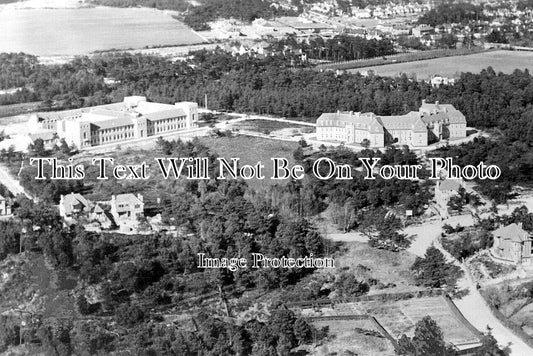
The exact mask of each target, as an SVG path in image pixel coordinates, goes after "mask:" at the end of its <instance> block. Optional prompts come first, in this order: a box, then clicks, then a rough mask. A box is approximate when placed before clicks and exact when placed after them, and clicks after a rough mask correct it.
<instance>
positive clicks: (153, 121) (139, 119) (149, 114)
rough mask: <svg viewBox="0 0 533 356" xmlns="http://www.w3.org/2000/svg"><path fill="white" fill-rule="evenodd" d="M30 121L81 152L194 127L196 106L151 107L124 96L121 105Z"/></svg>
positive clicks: (139, 99)
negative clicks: (86, 149) (88, 148)
mask: <svg viewBox="0 0 533 356" xmlns="http://www.w3.org/2000/svg"><path fill="white" fill-rule="evenodd" d="M32 120H33V122H30V124H31V125H32V126H36V127H38V128H39V129H41V130H47V131H51V132H54V133H56V134H57V136H58V137H59V138H64V139H65V141H66V142H67V144H68V145H75V146H76V147H77V148H79V149H83V148H86V147H91V146H98V145H104V144H110V143H119V142H122V141H126V140H132V139H137V138H143V137H148V136H156V135H159V134H163V133H167V132H174V131H180V130H187V129H191V128H195V127H198V104H197V103H192V102H180V103H176V104H174V105H169V104H160V103H151V102H148V101H146V98H145V97H144V96H128V97H125V98H124V101H123V102H121V103H114V104H108V105H99V106H93V107H87V108H81V109H75V110H67V111H60V112H53V113H41V114H39V116H34V117H33V119H32Z"/></svg>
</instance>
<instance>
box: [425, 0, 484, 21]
mask: <svg viewBox="0 0 533 356" xmlns="http://www.w3.org/2000/svg"><path fill="white" fill-rule="evenodd" d="M477 20H480V21H483V20H487V17H486V16H485V15H484V14H483V6H482V5H474V4H469V3H466V2H457V3H442V4H440V5H439V6H437V7H436V8H434V9H432V10H430V11H428V12H426V13H425V14H424V15H422V16H420V17H419V19H418V23H420V24H428V25H431V26H438V25H443V24H449V23H464V24H466V23H468V22H470V21H477Z"/></svg>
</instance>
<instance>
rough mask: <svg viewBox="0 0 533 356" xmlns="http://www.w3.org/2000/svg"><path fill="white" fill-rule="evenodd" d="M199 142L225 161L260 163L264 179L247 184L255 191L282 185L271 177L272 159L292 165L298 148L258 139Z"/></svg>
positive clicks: (244, 137) (209, 138)
mask: <svg viewBox="0 0 533 356" xmlns="http://www.w3.org/2000/svg"><path fill="white" fill-rule="evenodd" d="M200 142H202V143H203V144H205V145H206V146H208V147H209V148H210V149H211V150H212V151H213V152H216V153H217V154H218V155H219V157H224V158H226V159H229V158H232V157H235V158H240V161H239V162H240V163H241V164H252V165H253V164H257V162H259V161H261V162H262V163H263V164H264V165H265V168H264V169H263V173H264V175H265V179H263V180H258V179H250V180H248V181H247V183H248V184H249V185H250V186H252V187H253V188H255V189H258V188H261V187H266V186H268V185H270V184H275V183H278V184H279V183H283V182H286V181H275V180H272V179H270V177H272V173H273V170H272V161H271V160H270V158H272V157H280V158H287V160H289V164H290V165H292V164H294V159H293V156H292V154H293V152H294V150H295V149H296V148H297V147H298V143H296V142H282V141H275V140H270V139H265V138H259V137H249V136H234V137H220V138H212V137H201V138H200Z"/></svg>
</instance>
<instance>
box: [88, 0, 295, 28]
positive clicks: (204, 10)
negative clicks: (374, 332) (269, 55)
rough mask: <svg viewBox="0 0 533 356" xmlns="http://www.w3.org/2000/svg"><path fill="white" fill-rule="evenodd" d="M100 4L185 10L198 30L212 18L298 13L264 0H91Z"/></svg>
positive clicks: (187, 21)
mask: <svg viewBox="0 0 533 356" xmlns="http://www.w3.org/2000/svg"><path fill="white" fill-rule="evenodd" d="M91 2H92V3H94V4H96V5H104V6H116V7H136V6H143V7H153V8H157V9H160V10H175V11H179V12H183V14H182V15H181V16H179V17H178V18H179V19H180V20H182V21H183V22H184V23H185V24H187V25H188V26H189V27H191V28H192V29H193V30H196V31H205V30H209V29H210V28H209V24H208V22H210V21H215V20H217V19H231V18H233V19H238V20H241V21H245V22H251V21H253V20H255V19H257V18H265V19H270V18H272V17H274V16H289V15H297V13H296V12H294V11H291V10H285V9H283V8H279V9H278V8H277V7H275V6H272V3H271V2H270V1H263V0H199V1H196V2H194V4H192V2H191V1H187V0H177V1H176V0H91Z"/></svg>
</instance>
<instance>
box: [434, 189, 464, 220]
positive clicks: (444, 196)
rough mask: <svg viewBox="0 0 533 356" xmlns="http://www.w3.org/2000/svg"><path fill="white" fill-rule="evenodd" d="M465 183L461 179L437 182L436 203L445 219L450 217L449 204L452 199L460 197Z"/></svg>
mask: <svg viewBox="0 0 533 356" xmlns="http://www.w3.org/2000/svg"><path fill="white" fill-rule="evenodd" d="M462 186H463V182H462V181H461V180H459V179H444V180H439V181H437V185H436V186H435V203H436V207H437V210H438V211H439V214H440V216H441V217H442V218H443V219H446V218H448V217H449V209H448V203H449V202H450V199H451V198H452V197H455V196H458V195H459V189H461V187H462Z"/></svg>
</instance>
